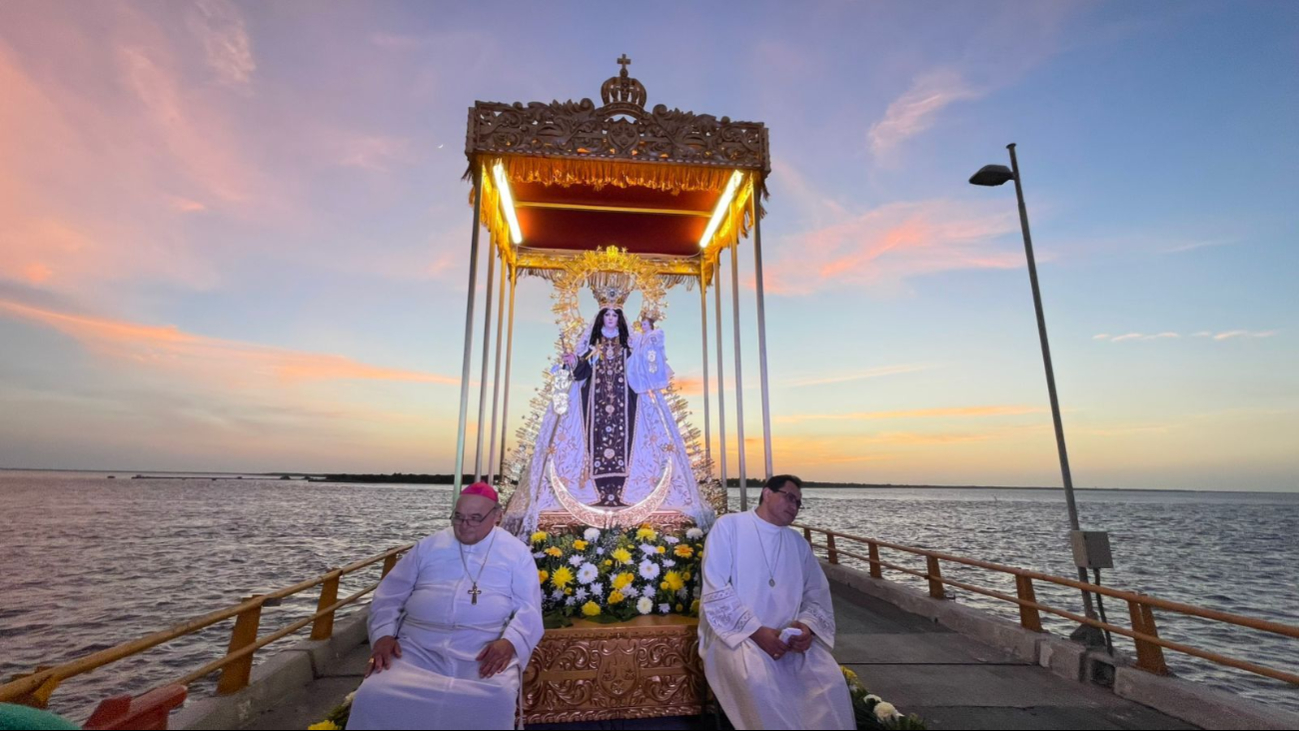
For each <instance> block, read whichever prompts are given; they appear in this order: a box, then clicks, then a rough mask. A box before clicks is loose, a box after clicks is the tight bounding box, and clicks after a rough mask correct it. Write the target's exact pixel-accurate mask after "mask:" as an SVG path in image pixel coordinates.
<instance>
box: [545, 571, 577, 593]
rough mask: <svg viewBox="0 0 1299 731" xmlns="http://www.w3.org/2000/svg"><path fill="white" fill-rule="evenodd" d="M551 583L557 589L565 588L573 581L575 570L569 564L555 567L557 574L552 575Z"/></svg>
mask: <svg viewBox="0 0 1299 731" xmlns="http://www.w3.org/2000/svg"><path fill="white" fill-rule="evenodd" d="M550 583H551V584H553V585H554V586H555V588H556V589H563V588H564V587H565V586H568V585H569V584H571V583H573V570H572V569H570V568H569V567H567V566H560V567H559V568H557V569H555V575H554V576H551V577H550Z"/></svg>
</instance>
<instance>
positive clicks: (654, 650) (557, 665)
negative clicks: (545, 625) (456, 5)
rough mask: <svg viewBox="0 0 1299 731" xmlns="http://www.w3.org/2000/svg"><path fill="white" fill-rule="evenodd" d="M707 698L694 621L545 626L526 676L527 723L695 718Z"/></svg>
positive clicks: (644, 619)
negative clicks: (669, 717) (667, 717)
mask: <svg viewBox="0 0 1299 731" xmlns="http://www.w3.org/2000/svg"><path fill="white" fill-rule="evenodd" d="M706 697H707V682H706V681H705V680H704V669H703V663H702V661H701V659H700V657H699V620H698V619H695V618H692V617H682V616H678V615H670V616H645V617H638V618H636V619H633V620H631V621H629V622H622V623H619V624H598V623H595V622H590V621H586V620H579V621H576V622H575V623H574V625H573V626H572V627H564V628H562V629H551V630H547V631H546V634H545V637H543V638H542V640H541V643H540V644H539V645H538V646H537V649H536V651H535V652H534V653H533V655H532V661H531V662H529V663H528V669H527V671H526V672H525V673H524V676H523V715H524V722H525V723H529V724H531V723H574V722H582V721H607V720H614V719H623V718H654V717H662V716H693V715H698V714H699V713H702V712H703V704H704V700H705V698H706Z"/></svg>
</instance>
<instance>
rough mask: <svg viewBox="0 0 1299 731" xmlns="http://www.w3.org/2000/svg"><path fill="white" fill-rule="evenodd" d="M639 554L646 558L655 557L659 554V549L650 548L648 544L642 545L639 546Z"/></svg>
mask: <svg viewBox="0 0 1299 731" xmlns="http://www.w3.org/2000/svg"><path fill="white" fill-rule="evenodd" d="M640 552H641V553H643V554H645V555H646V556H657V555H658V553H659V549H657V548H655V547H654V546H651V545H650V544H648V543H642V544H640Z"/></svg>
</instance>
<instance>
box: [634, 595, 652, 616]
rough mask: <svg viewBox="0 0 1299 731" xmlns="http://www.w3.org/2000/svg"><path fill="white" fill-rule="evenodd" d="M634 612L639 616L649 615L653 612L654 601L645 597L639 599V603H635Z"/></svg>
mask: <svg viewBox="0 0 1299 731" xmlns="http://www.w3.org/2000/svg"><path fill="white" fill-rule="evenodd" d="M636 611H638V612H640V613H641V614H649V613H650V612H652V611H654V600H653V599H650V598H649V597H647V596H643V597H641V598H640V601H638V602H636Z"/></svg>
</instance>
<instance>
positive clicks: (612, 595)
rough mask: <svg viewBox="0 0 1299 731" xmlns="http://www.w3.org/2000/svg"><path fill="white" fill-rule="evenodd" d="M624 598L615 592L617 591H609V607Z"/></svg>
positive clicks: (619, 592) (620, 593)
mask: <svg viewBox="0 0 1299 731" xmlns="http://www.w3.org/2000/svg"><path fill="white" fill-rule="evenodd" d="M626 598H627V597H625V596H623V595H622V592H621V591H617V590H614V591H611V592H609V606H611V607H612V606H613V605H615V604H617V603H619V602H621V601H622V600H623V599H626Z"/></svg>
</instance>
